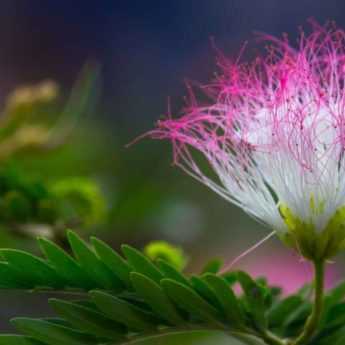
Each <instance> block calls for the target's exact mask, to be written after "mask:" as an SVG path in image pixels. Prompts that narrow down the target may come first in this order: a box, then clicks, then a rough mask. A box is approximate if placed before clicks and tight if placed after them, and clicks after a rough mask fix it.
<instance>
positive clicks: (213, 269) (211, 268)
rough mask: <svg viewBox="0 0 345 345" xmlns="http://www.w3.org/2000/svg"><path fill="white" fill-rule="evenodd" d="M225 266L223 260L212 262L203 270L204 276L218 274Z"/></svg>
mask: <svg viewBox="0 0 345 345" xmlns="http://www.w3.org/2000/svg"><path fill="white" fill-rule="evenodd" d="M222 266H223V261H222V260H221V259H213V260H210V261H209V262H208V263H207V264H206V265H205V266H204V268H203V269H202V272H201V273H202V274H205V273H215V274H216V273H218V272H219V271H220V270H221V268H222Z"/></svg>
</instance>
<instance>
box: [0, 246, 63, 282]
mask: <svg viewBox="0 0 345 345" xmlns="http://www.w3.org/2000/svg"><path fill="white" fill-rule="evenodd" d="M0 254H1V255H2V257H3V258H4V259H5V260H6V261H7V262H8V264H9V266H10V267H11V268H13V270H15V271H17V272H19V273H20V275H21V276H22V277H23V278H22V279H23V280H26V281H28V282H32V284H33V286H50V287H56V288H60V287H62V286H64V284H65V281H64V280H63V279H61V278H60V277H59V276H58V275H57V273H56V272H55V270H54V269H53V268H52V267H51V266H49V265H48V264H47V263H46V262H45V261H44V260H42V259H40V258H38V257H36V256H33V255H32V254H29V253H26V252H24V251H21V250H16V249H1V250H0Z"/></svg>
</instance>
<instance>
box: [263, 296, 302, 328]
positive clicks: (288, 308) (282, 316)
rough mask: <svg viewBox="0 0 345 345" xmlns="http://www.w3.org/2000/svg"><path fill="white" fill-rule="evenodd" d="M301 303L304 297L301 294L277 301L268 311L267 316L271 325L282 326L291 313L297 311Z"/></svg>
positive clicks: (274, 326)
mask: <svg viewBox="0 0 345 345" xmlns="http://www.w3.org/2000/svg"><path fill="white" fill-rule="evenodd" d="M301 304H303V299H302V298H301V297H300V296H299V295H293V296H289V297H287V298H285V299H283V300H282V301H279V302H278V303H276V304H275V305H274V306H273V307H272V308H271V309H270V310H269V312H268V315H267V318H268V322H269V325H270V327H272V328H277V327H281V326H282V325H283V324H284V322H285V321H286V319H287V318H288V316H289V315H291V313H292V312H293V311H295V310H296V309H297V308H298V307H299V306H300V305H301Z"/></svg>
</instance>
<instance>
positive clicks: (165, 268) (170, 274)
mask: <svg viewBox="0 0 345 345" xmlns="http://www.w3.org/2000/svg"><path fill="white" fill-rule="evenodd" d="M157 264H158V267H159V269H160V271H161V272H162V273H163V275H164V278H168V279H172V280H176V281H177V282H179V283H181V284H184V285H187V286H191V285H190V283H189V281H188V280H187V278H186V277H185V276H184V275H183V274H182V273H180V272H179V271H178V270H177V269H176V268H175V267H174V266H172V265H171V264H169V263H168V262H166V261H165V260H162V259H159V260H157Z"/></svg>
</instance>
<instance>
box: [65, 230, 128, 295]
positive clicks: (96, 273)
mask: <svg viewBox="0 0 345 345" xmlns="http://www.w3.org/2000/svg"><path fill="white" fill-rule="evenodd" d="M67 236H68V240H69V242H70V244H71V247H72V250H73V253H74V255H75V257H76V258H77V260H78V262H79V263H80V266H81V267H82V268H83V270H84V271H85V272H87V274H88V275H90V276H91V277H92V278H93V280H94V281H95V282H96V286H102V287H104V288H106V289H113V290H117V291H121V290H123V286H122V284H121V282H120V280H119V279H118V278H117V277H116V276H115V275H114V274H113V273H112V272H111V271H110V270H109V269H108V268H107V267H106V266H105V265H104V264H103V262H102V261H101V260H100V259H99V258H98V257H97V256H96V254H95V253H94V252H93V251H92V250H91V249H90V248H89V247H88V245H87V244H86V243H85V242H84V241H83V240H82V239H81V238H80V237H79V236H78V235H77V234H76V233H74V232H72V231H68V233H67Z"/></svg>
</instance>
